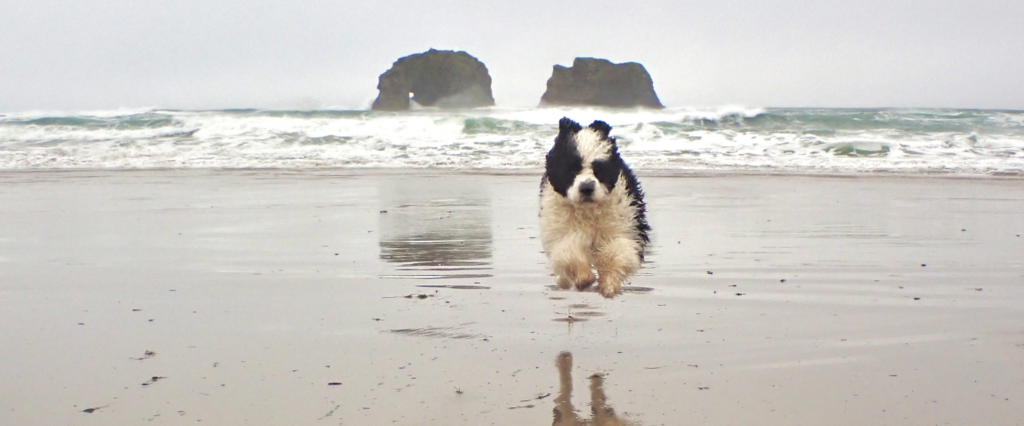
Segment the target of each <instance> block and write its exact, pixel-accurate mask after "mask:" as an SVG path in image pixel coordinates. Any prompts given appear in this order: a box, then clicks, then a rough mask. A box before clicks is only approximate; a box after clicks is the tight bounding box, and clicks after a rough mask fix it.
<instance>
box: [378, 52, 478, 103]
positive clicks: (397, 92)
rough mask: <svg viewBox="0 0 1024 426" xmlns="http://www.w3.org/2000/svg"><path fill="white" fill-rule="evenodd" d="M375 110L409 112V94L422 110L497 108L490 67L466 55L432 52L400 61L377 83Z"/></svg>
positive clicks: (400, 59) (382, 75) (410, 56)
mask: <svg viewBox="0 0 1024 426" xmlns="http://www.w3.org/2000/svg"><path fill="white" fill-rule="evenodd" d="M377 90H380V94H379V95H378V96H377V99H376V100H374V101H373V107H372V108H373V109H374V110H384V111H405V110H408V109H409V105H410V104H409V94H410V93H412V95H413V97H412V100H413V101H414V102H416V103H417V104H420V105H422V106H436V107H439V108H474V107H483V106H493V105H494V96H493V95H492V94H491V75H490V74H488V73H487V67H486V66H485V65H484V63H483V62H480V61H479V60H477V59H476V58H474V57H473V56H471V55H470V54H468V53H466V52H455V51H451V50H434V49H430V50H428V51H426V52H423V53H417V54H414V55H409V56H406V57H403V58H399V59H398V60H397V61H395V63H394V64H393V65H392V66H391V69H389V70H387V72H385V73H384V74H381V75H380V80H379V81H378V83H377Z"/></svg>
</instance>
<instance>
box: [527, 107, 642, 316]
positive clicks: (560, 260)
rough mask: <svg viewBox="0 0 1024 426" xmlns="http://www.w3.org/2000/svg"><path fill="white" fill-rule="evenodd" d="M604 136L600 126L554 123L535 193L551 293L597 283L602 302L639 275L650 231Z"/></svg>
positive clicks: (637, 193)
mask: <svg viewBox="0 0 1024 426" xmlns="http://www.w3.org/2000/svg"><path fill="white" fill-rule="evenodd" d="M611 130H612V128H611V126H609V125H608V124H607V123H605V122H603V121H595V122H593V123H592V124H591V125H590V126H587V127H585V128H584V127H581V126H580V125H579V123H577V122H575V121H572V120H570V119H568V118H563V119H562V120H561V121H559V122H558V136H557V137H555V146H554V147H552V148H551V151H550V152H548V155H547V162H546V170H545V173H544V177H543V178H542V179H541V187H540V232H541V238H542V241H543V244H544V252H545V253H546V254H547V256H548V259H550V260H551V266H552V268H553V269H554V272H555V281H556V282H557V283H558V286H559V287H561V288H564V289H568V288H571V287H573V286H575V287H576V288H577V289H580V290H582V289H584V288H587V287H589V286H590V285H591V284H593V283H594V281H597V290H598V291H599V292H600V293H601V295H603V296H604V297H609V298H610V297H615V295H616V294H620V293H622V284H623V281H625V280H626V278H627V277H629V275H631V274H632V273H634V272H636V270H637V269H638V268H640V262H642V261H643V259H644V249H645V248H646V247H647V243H648V242H649V241H650V240H649V238H648V236H647V232H648V231H650V230H651V228H650V226H648V225H647V218H646V217H645V212H646V206H645V205H644V199H643V197H644V194H643V191H642V190H641V189H640V183H639V182H638V181H637V180H636V176H634V175H633V171H632V170H630V169H629V166H626V163H624V162H623V161H622V157H619V151H618V148H617V147H616V145H615V138H611V137H608V133H609V132H611ZM592 268H593V269H596V270H597V277H595V276H594V272H593V270H592Z"/></svg>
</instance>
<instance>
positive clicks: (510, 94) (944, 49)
mask: <svg viewBox="0 0 1024 426" xmlns="http://www.w3.org/2000/svg"><path fill="white" fill-rule="evenodd" d="M431 47H433V48H437V49H454V50H465V51H467V52H469V53H470V54H472V55H474V56H476V57H477V58H478V59H480V60H481V61H483V62H484V63H485V64H486V65H487V67H488V69H489V70H490V73H491V77H492V78H493V81H494V83H493V90H494V97H495V100H496V101H497V103H498V105H499V106H509V107H519V106H534V105H536V104H537V103H538V102H539V100H540V96H541V94H542V93H543V92H544V88H545V83H546V81H547V79H548V77H550V75H551V67H552V65H554V64H563V65H570V64H571V63H572V60H573V58H575V57H577V56H589V57H598V58H606V59H610V60H612V61H613V62H628V61H634V62H640V63H642V64H643V65H644V66H645V67H646V68H647V70H648V71H649V72H650V73H651V76H652V77H653V79H654V86H655V89H656V91H657V92H658V95H659V96H660V97H661V100H662V102H663V103H664V104H665V105H666V106H670V107H672V106H698V107H703V106H719V105H745V106H752V107H813V106H820V107H958V108H1001V109H1024V1H1021V0H972V1H966V0H964V1H958V0H877V1H876V0H848V1H829V0H816V1H770V0H735V1H728V0H718V1H667V0H663V1H648V2H641V1H632V2H626V1H614V2H612V1H514V2H512V1H507V2H500V1H499V2H482V1H461V0H459V1H429V0H401V1H358V2H357V1H317V0H288V1H257V0H249V1H241V0H178V1H149V0H92V1H89V0H63V1H54V0H34V1H23V0H9V1H5V2H4V8H3V12H2V13H0V111H21V110H30V109H44V110H81V109H112V108H134V107H160V108H187V109H208V108H317V107H349V108H367V107H368V106H369V104H370V102H371V101H372V100H373V98H374V97H376V94H377V90H376V85H377V77H378V76H379V75H380V74H381V73H383V72H384V71H386V70H387V69H388V68H389V67H390V66H391V64H392V62H394V61H395V60H396V59H397V58H399V57H401V56H405V55H409V54H412V53H419V52H423V51H426V50H427V49H429V48H431Z"/></svg>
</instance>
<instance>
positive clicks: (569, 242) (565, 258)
mask: <svg viewBox="0 0 1024 426" xmlns="http://www.w3.org/2000/svg"><path fill="white" fill-rule="evenodd" d="M584 246H585V244H584V243H582V242H581V241H577V238H573V237H572V236H568V237H567V238H565V239H563V240H562V241H558V242H557V243H554V244H553V245H552V247H551V250H550V251H549V252H548V255H549V257H550V258H551V268H552V269H553V270H554V271H555V282H556V283H558V286H559V287H561V288H563V289H570V288H572V287H574V286H575V287H576V288H577V289H580V290H582V289H585V288H587V287H590V285H591V284H593V283H594V281H597V277H595V276H594V273H593V272H592V271H591V270H590V255H589V254H588V253H587V252H585V251H582V250H580V247H584Z"/></svg>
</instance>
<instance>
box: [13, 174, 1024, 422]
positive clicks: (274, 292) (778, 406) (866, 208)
mask: <svg viewBox="0 0 1024 426" xmlns="http://www.w3.org/2000/svg"><path fill="white" fill-rule="evenodd" d="M640 175H641V179H642V182H643V186H644V189H645V191H646V193H647V200H648V206H649V219H650V223H651V226H652V227H653V229H654V232H653V245H652V250H651V253H650V254H649V256H648V262H647V263H646V264H645V266H644V267H643V268H642V269H641V271H640V273H639V274H638V275H637V276H635V277H634V278H633V279H632V283H631V286H630V287H629V288H628V289H627V292H626V293H625V294H624V295H622V296H621V297H618V298H615V299H612V300H606V299H603V298H602V297H600V296H599V295H598V294H597V293H593V292H584V293H579V292H574V291H562V290H558V289H555V288H552V284H553V279H552V277H550V275H549V272H548V270H547V268H546V265H545V258H544V255H543V254H542V253H541V251H540V243H539V241H538V240H537V193H538V191H537V189H538V182H539V173H522V172H516V173H511V174H483V173H459V172H451V171H448V172H444V171H423V170H421V171H395V170H366V171H358V170H355V171H350V170H334V171H324V170H320V171H274V170H248V171H245V170H242V171H214V170H183V171H166V170H165V171H52V172H46V171H44V172H0V217H2V218H3V220H2V221H0V347H2V348H3V349H2V350H0V383H2V385H0V424H3V425H123V424H141V423H150V422H151V423H153V424H196V423H202V424H213V425H240V424H255V425H385V424H388V425H454V424H466V425H484V424H493V425H547V424H552V423H553V422H554V424H566V425H568V424H583V423H582V422H583V421H590V420H595V423H594V424H637V425H689V424H701V425H858V426H861V425H884V424H892V425H935V424H950V425H1020V424H1024V238H1022V237H1021V236H1020V235H1021V234H1022V233H1024V185H1022V181H1021V180H1020V179H1019V178H1010V179H989V178H946V177H894V176H889V177H886V176H872V177H827V176H765V175H725V174H722V175H719V174H703V175H679V176H651V175H644V174H643V173H641V174H640ZM592 401H597V402H596V403H592ZM602 401H603V403H602ZM592 405H593V406H594V408H595V409H592ZM595 416H597V417H599V419H595V418H594V417H595ZM573 422H576V423H573ZM601 422H605V423H601ZM616 422H618V423H616Z"/></svg>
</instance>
